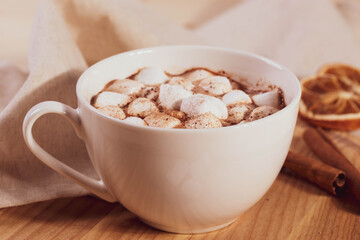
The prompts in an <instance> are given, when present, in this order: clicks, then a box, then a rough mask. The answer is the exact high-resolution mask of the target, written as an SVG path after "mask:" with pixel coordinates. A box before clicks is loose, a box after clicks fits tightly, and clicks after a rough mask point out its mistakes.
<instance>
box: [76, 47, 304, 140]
mask: <svg viewBox="0 0 360 240" xmlns="http://www.w3.org/2000/svg"><path fill="white" fill-rule="evenodd" d="M165 48H175V49H176V48H178V49H183V48H186V49H204V50H211V51H219V52H225V53H235V54H239V55H243V56H245V57H250V58H255V59H258V60H260V61H263V62H266V63H267V64H269V65H271V66H273V67H275V68H278V69H280V70H283V71H285V72H286V73H288V74H289V77H290V78H291V79H292V81H294V82H295V84H296V88H297V92H296V94H295V96H294V97H293V99H292V100H291V102H290V103H289V104H288V105H286V106H285V107H284V108H282V109H280V110H279V111H278V112H276V113H273V114H271V115H270V116H267V117H265V118H261V119H257V120H255V121H252V122H247V123H242V124H236V125H232V126H227V127H220V128H206V129H183V128H160V127H150V126H140V125H135V124H131V123H127V122H125V121H123V120H120V119H116V118H113V117H110V116H108V115H106V114H104V113H102V112H100V111H98V110H97V109H96V108H95V107H93V106H92V105H91V104H90V103H89V102H88V101H86V100H85V99H84V96H83V95H82V94H81V91H80V85H81V83H82V82H83V81H85V80H84V79H85V78H84V77H83V76H84V75H85V74H86V73H87V72H89V71H91V70H92V69H94V68H97V67H98V65H100V64H102V63H104V62H106V61H109V60H110V59H112V58H114V57H117V56H119V55H127V56H132V55H135V54H136V55H137V54H143V53H148V52H154V51H156V50H158V49H165ZM295 80H296V81H295ZM76 96H77V99H78V101H80V102H81V103H82V105H84V106H86V107H87V108H88V109H90V110H91V111H93V112H95V114H97V115H99V116H100V117H101V118H103V119H104V120H105V121H111V122H113V123H116V124H118V125H119V126H123V127H127V128H129V129H134V130H135V129H141V131H161V132H178V133H194V132H198V133H205V132H214V131H226V130H230V131H231V130H233V129H241V128H246V127H249V126H252V125H257V124H260V123H262V122H265V121H267V120H270V119H272V118H274V117H277V116H279V115H280V114H282V113H284V112H285V111H287V110H289V109H290V108H292V107H295V106H296V105H297V104H298V103H299V102H300V98H301V85H300V81H299V79H298V78H297V77H296V75H295V74H294V73H293V72H292V71H290V70H289V69H288V68H286V67H285V66H283V65H282V64H280V63H277V62H275V61H274V60H271V59H269V58H266V57H263V56H261V55H258V54H255V53H251V52H247V51H241V50H236V49H231V48H222V47H212V46H203V45H163V46H156V47H149V48H139V49H135V50H130V51H125V52H121V53H118V54H115V55H112V56H110V57H107V58H104V59H102V60H100V61H98V62H96V63H95V64H93V65H91V66H90V67H88V68H87V69H86V70H85V71H84V72H83V73H82V74H81V75H80V77H79V78H78V81H77V83H76ZM78 109H79V106H78Z"/></svg>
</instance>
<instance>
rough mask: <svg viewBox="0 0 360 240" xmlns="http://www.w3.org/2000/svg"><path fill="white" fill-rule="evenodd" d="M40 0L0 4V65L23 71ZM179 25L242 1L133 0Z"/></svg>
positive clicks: (5, 0) (194, 23) (198, 20)
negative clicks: (4, 62)
mask: <svg viewBox="0 0 360 240" xmlns="http://www.w3.org/2000/svg"><path fill="white" fill-rule="evenodd" d="M40 1H41V0H17V1H14V0H1V1H0V46H1V47H0V62H1V61H3V60H7V61H9V62H11V63H14V64H15V65H17V66H18V67H19V68H21V69H22V70H24V71H26V70H27V52H28V47H29V40H30V35H31V29H32V24H33V20H34V17H35V14H36V9H37V6H38V4H39V2H40ZM134 1H139V2H142V3H143V4H145V5H147V6H148V7H149V8H151V9H152V10H155V11H158V12H159V13H160V14H163V15H165V16H167V17H169V18H170V19H173V20H174V21H175V22H177V23H179V24H180V25H183V26H186V27H188V28H194V27H196V26H198V25H201V23H203V22H205V21H207V20H209V19H210V18H212V17H214V16H216V15H218V14H220V13H221V12H223V11H225V10H227V9H229V8H231V7H232V6H233V5H236V4H237V3H238V2H241V1H242V0H196V1H194V0H170V1H169V0H134Z"/></svg>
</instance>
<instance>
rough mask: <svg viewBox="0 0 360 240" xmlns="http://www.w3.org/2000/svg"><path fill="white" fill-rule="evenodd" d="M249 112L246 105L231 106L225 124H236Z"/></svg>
mask: <svg viewBox="0 0 360 240" xmlns="http://www.w3.org/2000/svg"><path fill="white" fill-rule="evenodd" d="M248 111H249V109H248V107H247V106H246V105H238V104H237V105H232V106H230V107H229V111H228V115H229V116H228V118H227V119H226V121H227V122H229V123H231V124H237V123H239V122H241V121H242V120H244V117H245V114H246V113H247V112H248Z"/></svg>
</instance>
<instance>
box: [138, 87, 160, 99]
mask: <svg viewBox="0 0 360 240" xmlns="http://www.w3.org/2000/svg"><path fill="white" fill-rule="evenodd" d="M159 91H160V88H159V87H155V86H154V87H145V88H143V89H142V90H141V93H140V95H141V96H142V97H144V98H147V99H149V100H153V101H156V100H157V98H158V97H159Z"/></svg>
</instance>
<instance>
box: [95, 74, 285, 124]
mask: <svg viewBox="0 0 360 240" xmlns="http://www.w3.org/2000/svg"><path fill="white" fill-rule="evenodd" d="M260 85H261V84H257V85H256V86H250V85H248V84H246V83H245V82H241V81H235V80H234V79H233V78H232V77H231V76H230V75H229V74H227V73H225V72H224V71H220V72H214V71H211V70H209V69H205V68H194V69H189V70H187V71H185V72H183V73H180V74H170V73H167V72H166V71H164V70H162V69H159V68H155V67H146V68H143V69H140V70H139V71H138V72H137V73H134V74H132V75H131V76H129V77H127V78H125V79H115V80H112V81H109V82H108V83H107V84H106V86H105V87H104V89H103V90H102V91H100V92H99V93H98V94H96V95H95V96H93V97H92V99H91V105H92V106H94V107H95V108H97V109H98V110H99V111H100V112H102V113H104V114H107V115H108V116H111V117H113V118H116V119H120V120H124V121H126V122H127V123H132V124H137V125H141V126H151V127H161V128H187V129H201V128H219V127H227V126H232V125H236V124H242V123H246V122H250V121H254V120H257V119H261V118H264V117H266V116H269V115H271V114H273V113H275V112H277V111H279V110H280V109H282V108H284V107H285V102H284V97H283V92H282V90H281V89H280V88H279V87H277V86H269V85H268V86H260Z"/></svg>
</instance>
